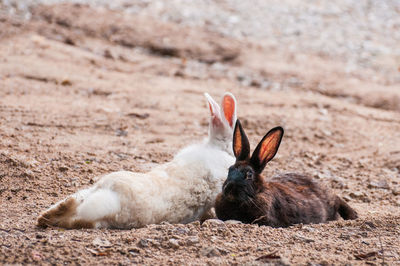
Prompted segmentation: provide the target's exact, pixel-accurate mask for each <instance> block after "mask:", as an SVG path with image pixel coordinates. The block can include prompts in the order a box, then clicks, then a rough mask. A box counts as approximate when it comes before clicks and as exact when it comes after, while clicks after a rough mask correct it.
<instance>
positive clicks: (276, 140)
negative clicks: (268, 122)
mask: <svg viewBox="0 0 400 266" xmlns="http://www.w3.org/2000/svg"><path fill="white" fill-rule="evenodd" d="M283 132H284V131H283V128H282V127H275V128H273V129H271V130H270V131H269V132H268V133H267V134H266V135H265V136H264V137H263V139H262V140H261V141H260V143H259V144H258V145H257V148H256V149H255V150H254V152H253V155H252V156H251V159H250V163H251V165H252V166H253V169H254V170H255V171H256V172H257V173H261V172H262V171H263V170H264V167H265V166H266V165H267V163H268V162H269V161H270V160H272V158H274V156H275V154H276V152H277V151H278V148H279V145H280V144H281V140H282V137H283Z"/></svg>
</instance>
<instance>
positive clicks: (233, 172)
mask: <svg viewBox="0 0 400 266" xmlns="http://www.w3.org/2000/svg"><path fill="white" fill-rule="evenodd" d="M242 179H243V173H241V172H240V171H239V170H237V169H230V170H229V173H228V180H227V181H228V182H237V181H240V180H242Z"/></svg>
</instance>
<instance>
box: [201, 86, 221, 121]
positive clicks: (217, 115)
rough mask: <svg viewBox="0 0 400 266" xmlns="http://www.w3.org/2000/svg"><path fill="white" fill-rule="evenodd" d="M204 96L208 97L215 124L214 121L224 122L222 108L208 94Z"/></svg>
mask: <svg viewBox="0 0 400 266" xmlns="http://www.w3.org/2000/svg"><path fill="white" fill-rule="evenodd" d="M204 96H206V98H207V103H208V107H209V108H210V112H211V117H212V121H213V123H214V120H215V122H219V123H221V122H222V120H221V113H220V107H219V105H218V103H217V102H216V101H214V99H213V98H212V97H211V96H210V94H208V93H207V92H206V93H204ZM217 120H218V121H217Z"/></svg>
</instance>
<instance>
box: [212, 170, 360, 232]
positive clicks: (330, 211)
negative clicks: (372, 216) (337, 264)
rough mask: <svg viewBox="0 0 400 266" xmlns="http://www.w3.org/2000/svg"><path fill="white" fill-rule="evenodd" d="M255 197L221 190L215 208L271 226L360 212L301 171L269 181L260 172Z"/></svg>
mask: <svg viewBox="0 0 400 266" xmlns="http://www.w3.org/2000/svg"><path fill="white" fill-rule="evenodd" d="M258 179H259V180H258V184H257V189H256V191H255V194H254V197H249V198H247V199H246V200H244V201H238V200H237V199H236V198H234V197H232V196H230V195H224V194H223V193H220V194H219V195H218V197H217V200H216V204H215V210H216V213H217V216H218V218H219V219H221V220H224V221H225V220H239V221H242V222H244V223H256V224H259V225H269V226H272V227H287V226H290V225H293V224H298V223H303V224H308V223H324V222H327V221H333V220H337V219H338V218H339V215H340V216H341V217H343V219H346V220H347V219H356V218H357V213H356V212H355V211H354V210H353V209H352V208H351V207H350V206H349V205H348V204H347V203H346V202H344V201H343V200H342V199H341V198H340V197H338V196H336V195H334V194H332V193H330V192H329V191H327V190H326V189H324V188H322V187H321V186H319V185H318V184H317V183H316V182H314V181H313V180H311V179H310V178H308V177H306V176H302V175H298V174H292V173H290V174H285V175H280V176H276V177H274V178H273V179H271V181H269V182H267V181H265V180H264V178H263V177H262V176H258Z"/></svg>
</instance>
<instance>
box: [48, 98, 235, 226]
mask: <svg viewBox="0 0 400 266" xmlns="http://www.w3.org/2000/svg"><path fill="white" fill-rule="evenodd" d="M226 95H228V96H229V97H233V95H231V94H226ZM206 97H207V99H208V102H209V104H210V109H211V118H210V129H209V137H208V138H207V139H206V140H205V141H204V142H203V143H201V144H194V145H191V146H188V147H186V148H184V149H182V150H181V151H180V152H178V154H177V155H176V156H175V157H174V159H173V160H172V161H171V162H169V163H165V164H162V165H159V166H157V167H155V168H154V169H152V170H151V171H149V172H147V173H134V172H129V171H120V172H113V173H110V174H108V175H105V176H103V177H102V178H101V179H100V180H99V181H98V182H96V183H95V184H94V185H93V186H92V187H90V188H88V189H84V190H81V191H78V192H77V193H75V194H73V195H71V197H73V198H75V200H76V202H77V204H78V207H77V209H76V211H75V213H74V215H73V216H72V217H69V218H68V219H70V221H71V222H73V221H74V220H85V221H89V222H93V223H94V224H95V227H98V228H100V227H101V228H110V227H111V228H134V227H135V228H137V227H142V226H145V225H147V224H153V223H160V222H162V221H168V222H170V223H188V222H192V221H194V220H197V219H200V218H201V216H202V215H203V214H204V213H206V212H207V211H208V210H209V209H210V208H211V207H213V205H214V201H215V198H216V196H217V194H218V193H219V192H220V190H221V188H222V183H223V181H224V180H225V178H226V176H227V172H228V168H229V166H231V165H232V164H233V163H234V161H235V159H234V157H233V156H232V151H231V150H232V148H231V145H232V144H231V143H232V135H233V129H232V128H231V127H230V126H229V123H228V122H227V121H226V120H225V119H224V117H223V115H222V114H223V110H222V111H221V110H219V106H218V104H216V103H215V102H214V101H213V100H212V98H211V97H210V96H209V95H206ZM210 98H211V100H212V102H210ZM233 99H234V98H233ZM235 105H236V102H235ZM217 107H218V109H217ZM235 107H236V106H235ZM232 119H233V125H234V122H235V121H236V110H235V112H234V117H233V118H232ZM220 122H222V123H220ZM58 204H60V203H57V204H56V206H53V207H52V208H51V209H53V208H55V207H57V205H58Z"/></svg>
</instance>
